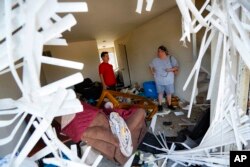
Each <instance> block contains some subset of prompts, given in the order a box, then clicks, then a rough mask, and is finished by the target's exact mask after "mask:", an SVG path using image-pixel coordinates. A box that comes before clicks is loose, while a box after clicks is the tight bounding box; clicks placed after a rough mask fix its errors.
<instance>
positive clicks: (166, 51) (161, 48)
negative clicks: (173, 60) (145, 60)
mask: <svg viewBox="0 0 250 167" xmlns="http://www.w3.org/2000/svg"><path fill="white" fill-rule="evenodd" d="M158 49H160V50H162V51H164V52H165V53H166V54H168V49H167V48H166V47H165V46H164V45H161V46H159V47H158Z"/></svg>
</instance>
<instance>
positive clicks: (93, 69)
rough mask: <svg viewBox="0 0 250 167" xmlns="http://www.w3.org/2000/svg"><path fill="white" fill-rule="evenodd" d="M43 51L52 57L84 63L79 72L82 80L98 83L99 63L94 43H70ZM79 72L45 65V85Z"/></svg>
mask: <svg viewBox="0 0 250 167" xmlns="http://www.w3.org/2000/svg"><path fill="white" fill-rule="evenodd" d="M44 50H49V51H51V54H52V57H55V58H62V59H66V60H73V61H78V62H82V63H84V68H83V70H82V71H81V70H80V72H82V73H83V76H84V78H91V79H92V80H93V81H99V80H100V79H99V74H98V65H99V63H100V59H99V54H98V49H97V43H96V41H94V40H93V41H81V42H72V43H69V45H68V46H49V47H46V48H44ZM76 72H79V70H73V69H69V68H64V67H56V66H50V65H45V66H44V74H45V77H46V81H47V83H51V82H53V81H56V80H58V79H61V78H63V77H66V76H68V75H71V74H74V73H76Z"/></svg>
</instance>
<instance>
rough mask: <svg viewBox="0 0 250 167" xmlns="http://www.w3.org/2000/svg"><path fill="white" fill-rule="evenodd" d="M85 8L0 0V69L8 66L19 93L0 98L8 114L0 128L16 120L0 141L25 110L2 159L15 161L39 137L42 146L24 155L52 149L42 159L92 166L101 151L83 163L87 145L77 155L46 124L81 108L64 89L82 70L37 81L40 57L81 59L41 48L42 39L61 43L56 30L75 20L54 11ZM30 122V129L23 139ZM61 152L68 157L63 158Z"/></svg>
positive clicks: (43, 0)
mask: <svg viewBox="0 0 250 167" xmlns="http://www.w3.org/2000/svg"><path fill="white" fill-rule="evenodd" d="M87 11H88V7H87V3H86V2H76V3H74V2H57V1H56V0H50V1H48V0H37V1H32V0H26V1H20V0H19V1H10V0H2V1H1V2H0V25H1V30H0V50H1V52H0V75H3V74H5V73H9V72H10V73H11V74H12V76H13V78H14V80H15V81H16V83H17V85H18V87H19V89H20V90H21V92H22V97H21V98H20V99H18V100H14V99H10V98H8V99H7V98H6V99H0V116H6V115H13V117H12V118H11V119H10V120H0V128H5V127H7V126H9V125H12V124H14V123H16V124H15V127H14V129H13V131H12V132H10V134H9V135H8V136H6V137H4V138H1V139H0V145H1V146H2V145H5V144H8V143H9V142H11V141H12V140H13V139H14V138H15V135H16V133H17V131H18V130H19V128H20V126H21V124H23V123H24V121H25V118H26V117H27V116H28V115H29V116H30V120H29V122H28V123H27V126H26V128H25V130H24V131H23V133H22V136H21V137H20V139H19V141H18V143H17V145H16V147H15V148H14V150H13V152H12V154H11V155H9V156H8V158H6V160H7V161H6V163H7V164H4V165H6V166H20V165H21V164H22V163H23V162H24V160H26V158H27V155H28V154H29V153H30V151H31V150H32V149H33V148H34V146H35V145H36V143H37V142H38V141H39V140H40V139H42V140H43V141H44V142H45V143H46V145H47V146H46V147H45V148H44V149H42V150H40V151H39V152H38V153H36V154H35V155H34V156H33V157H31V158H30V160H33V161H35V160H38V159H40V158H43V157H44V156H46V155H48V154H50V153H52V155H53V156H54V157H53V158H47V159H44V162H45V163H49V164H54V165H58V166H69V167H70V166H72V167H73V166H74V167H75V166H85V167H88V166H93V167H95V166H97V165H98V164H99V163H100V161H101V159H102V156H101V155H100V156H98V157H97V158H96V160H95V161H94V163H93V164H92V165H88V164H86V163H85V159H86V157H87V155H88V153H89V151H86V152H85V153H84V155H83V157H78V156H77V153H76V149H75V147H72V149H70V148H68V147H66V146H65V145H64V144H63V143H62V142H61V141H60V140H59V139H58V138H57V136H56V133H55V132H54V130H53V129H52V127H51V123H52V120H53V119H54V118H55V117H57V116H62V115H67V114H74V113H77V112H81V111H82V105H81V103H80V101H79V100H78V99H77V98H76V95H75V93H74V91H73V90H70V89H67V88H68V87H71V86H73V85H75V84H77V83H80V82H82V81H83V76H82V74H81V73H80V72H78V73H76V74H73V75H71V76H68V77H66V78H63V79H61V80H59V81H56V82H54V83H51V84H48V85H46V86H43V87H42V86H41V85H40V71H41V64H43V63H45V64H50V65H56V66H62V67H66V68H73V69H78V70H82V69H83V63H79V62H74V61H69V60H62V59H57V58H49V57H45V56H43V55H42V51H43V46H44V45H67V42H66V40H65V39H63V38H62V35H61V34H62V33H63V32H64V31H67V30H70V29H71V27H72V26H74V25H75V24H76V20H75V18H74V16H73V15H72V14H67V15H65V16H64V17H61V16H59V15H58V13H66V12H67V13H69V12H87ZM52 20H53V21H52ZM17 61H18V63H17ZM21 67H22V70H23V75H22V77H20V76H19V75H18V74H17V69H18V68H21ZM31 127H33V128H34V129H35V130H34V132H33V133H32V134H31V136H30V137H29V139H28V140H27V141H25V137H26V135H27V134H28V132H29V129H30V128H31ZM22 143H24V146H23V147H21V145H22ZM90 149H91V148H89V149H88V150H90ZM62 155H65V156H66V157H67V158H68V159H65V158H63V156H62Z"/></svg>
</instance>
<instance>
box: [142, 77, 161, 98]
mask: <svg viewBox="0 0 250 167" xmlns="http://www.w3.org/2000/svg"><path fill="white" fill-rule="evenodd" d="M143 89H144V94H145V96H146V97H149V98H153V99H157V98H158V94H157V90H156V85H155V82H154V81H147V82H144V83H143Z"/></svg>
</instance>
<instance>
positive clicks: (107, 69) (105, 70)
mask: <svg viewBox="0 0 250 167" xmlns="http://www.w3.org/2000/svg"><path fill="white" fill-rule="evenodd" d="M99 74H102V75H103V79H104V82H105V84H106V85H107V86H114V85H115V84H116V79H115V73H114V70H113V66H112V65H111V64H109V63H104V62H102V63H101V64H100V65H99Z"/></svg>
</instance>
